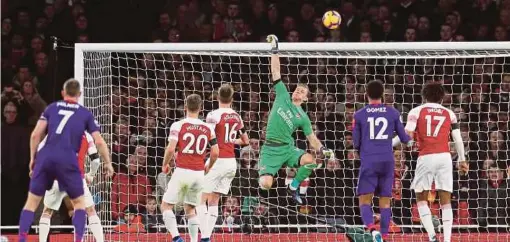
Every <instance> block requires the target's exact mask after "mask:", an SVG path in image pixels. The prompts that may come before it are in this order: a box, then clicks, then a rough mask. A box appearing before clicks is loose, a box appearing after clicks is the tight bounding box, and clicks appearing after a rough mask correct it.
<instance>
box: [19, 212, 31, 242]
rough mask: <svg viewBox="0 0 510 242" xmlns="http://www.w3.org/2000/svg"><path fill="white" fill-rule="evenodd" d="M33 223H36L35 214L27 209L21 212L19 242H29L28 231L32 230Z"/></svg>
mask: <svg viewBox="0 0 510 242" xmlns="http://www.w3.org/2000/svg"><path fill="white" fill-rule="evenodd" d="M32 222H34V212H32V211H28V210H26V209H23V210H21V215H20V216H19V232H18V241H19V242H26V241H27V235H28V231H29V230H30V226H31V225H32Z"/></svg>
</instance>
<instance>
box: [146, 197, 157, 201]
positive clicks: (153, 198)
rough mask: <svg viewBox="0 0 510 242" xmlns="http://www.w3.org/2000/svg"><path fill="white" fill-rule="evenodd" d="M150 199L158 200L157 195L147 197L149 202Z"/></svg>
mask: <svg viewBox="0 0 510 242" xmlns="http://www.w3.org/2000/svg"><path fill="white" fill-rule="evenodd" d="M148 201H156V202H157V201H158V200H157V199H156V197H155V196H148V197H147V202H148Z"/></svg>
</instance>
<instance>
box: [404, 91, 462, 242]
mask: <svg viewBox="0 0 510 242" xmlns="http://www.w3.org/2000/svg"><path fill="white" fill-rule="evenodd" d="M444 95H445V91H444V89H443V86H442V85H441V84H440V83H430V84H427V85H426V86H425V87H424V88H423V90H422V96H423V98H424V100H425V101H426V103H425V104H422V105H420V106H418V107H416V108H413V109H412V110H411V111H410V112H409V115H408V117H407V124H406V127H405V129H406V131H407V132H408V133H409V135H410V136H411V137H413V136H414V139H415V141H416V142H417V145H418V150H419V157H418V161H417V165H416V173H415V175H414V179H413V182H412V184H411V188H412V189H414V191H415V192H416V200H417V205H418V212H419V214H420V219H421V222H422V224H423V226H424V227H425V229H426V230H427V233H428V235H429V240H430V241H439V240H438V239H437V238H436V234H435V231H434V225H433V224H432V216H431V212H430V208H429V206H428V203H427V197H428V194H429V191H430V190H431V189H432V184H433V183H434V184H435V188H436V189H437V190H438V193H439V199H440V203H441V211H442V221H443V231H444V241H445V242H450V241H451V233H452V224H453V211H452V206H451V193H452V192H453V162H452V157H451V155H450V146H449V141H450V138H449V136H450V133H451V136H452V138H453V141H454V142H455V149H456V150H457V154H458V157H459V158H458V162H460V167H461V170H462V171H464V172H465V171H467V169H468V164H467V162H466V159H465V154H464V145H463V143H462V137H461V135H460V129H459V123H458V121H457V117H456V116H455V113H453V111H452V110H450V109H448V108H445V107H444V106H442V105H441V104H440V103H441V101H442V99H443V97H444Z"/></svg>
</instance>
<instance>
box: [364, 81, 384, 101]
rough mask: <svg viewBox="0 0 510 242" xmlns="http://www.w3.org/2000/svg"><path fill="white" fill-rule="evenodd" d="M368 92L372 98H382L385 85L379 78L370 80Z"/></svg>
mask: <svg viewBox="0 0 510 242" xmlns="http://www.w3.org/2000/svg"><path fill="white" fill-rule="evenodd" d="M366 92H367V96H368V98H370V99H382V97H383V94H384V85H383V83H382V82H381V81H379V80H373V81H370V82H369V83H368V84H367V87H366Z"/></svg>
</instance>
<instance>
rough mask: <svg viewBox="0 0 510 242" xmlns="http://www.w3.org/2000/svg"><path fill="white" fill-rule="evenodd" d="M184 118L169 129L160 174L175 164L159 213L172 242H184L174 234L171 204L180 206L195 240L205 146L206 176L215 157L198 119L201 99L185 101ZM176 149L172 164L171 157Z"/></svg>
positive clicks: (212, 139) (212, 141)
mask: <svg viewBox="0 0 510 242" xmlns="http://www.w3.org/2000/svg"><path fill="white" fill-rule="evenodd" d="M185 109H186V118H185V119H182V120H180V121H178V122H175V123H173V124H172V126H171V127H170V136H169V137H168V142H169V144H168V146H167V148H166V150H165V156H164V158H163V172H165V173H167V174H168V172H169V171H170V167H173V164H171V163H173V162H175V167H176V168H175V170H174V172H173V174H172V178H171V179H170V181H169V182H168V186H167V190H166V191H165V194H164V195H163V203H162V204H161V211H162V212H163V220H164V222H165V226H166V229H167V230H168V231H169V232H170V234H171V235H172V238H173V239H172V241H178V242H182V241H184V240H183V239H182V238H181V236H180V235H179V231H178V230H177V220H176V219H175V214H174V212H173V208H174V206H175V204H177V203H181V202H184V211H185V213H186V217H187V219H188V230H189V234H190V237H191V241H197V240H198V226H199V224H200V221H199V219H198V217H197V216H196V214H195V206H196V205H197V203H198V199H199V195H200V193H201V192H202V186H203V185H202V184H203V180H204V161H205V158H206V150H207V144H209V145H210V162H209V164H208V166H207V167H205V173H207V172H208V171H209V170H210V169H211V167H213V166H214V163H215V162H216V159H218V156H219V148H218V144H217V141H216V135H215V134H214V130H213V129H212V128H211V127H209V126H208V125H207V124H206V123H205V122H204V121H202V120H200V119H198V116H199V113H200V110H201V109H202V99H201V98H200V96H199V95H197V94H191V95H189V96H188V97H187V98H186V104H185ZM176 149H178V151H177V154H176V157H175V161H174V159H173V157H174V154H175V152H176Z"/></svg>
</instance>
